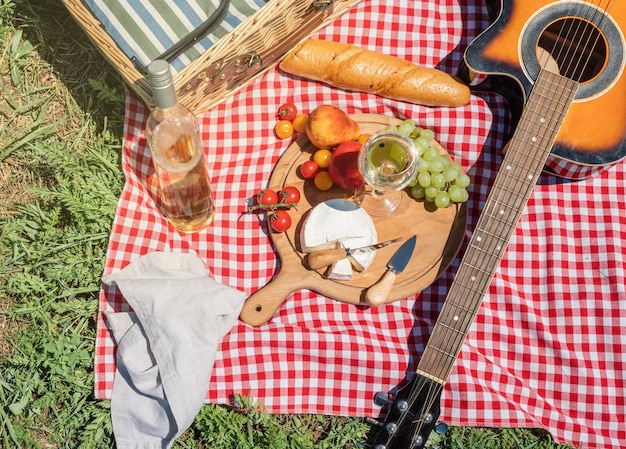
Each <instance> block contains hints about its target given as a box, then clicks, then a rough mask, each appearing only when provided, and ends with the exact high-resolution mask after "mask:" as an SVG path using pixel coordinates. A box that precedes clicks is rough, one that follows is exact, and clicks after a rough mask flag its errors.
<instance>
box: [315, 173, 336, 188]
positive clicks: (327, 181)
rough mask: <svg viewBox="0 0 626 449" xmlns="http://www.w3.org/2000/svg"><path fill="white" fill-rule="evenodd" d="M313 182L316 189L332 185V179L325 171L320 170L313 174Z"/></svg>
mask: <svg viewBox="0 0 626 449" xmlns="http://www.w3.org/2000/svg"><path fill="white" fill-rule="evenodd" d="M313 183H315V187H317V189H318V190H329V189H330V188H331V187H332V186H333V180H332V179H331V177H330V175H329V174H328V172H327V171H321V172H319V173H318V174H317V175H315V179H313Z"/></svg>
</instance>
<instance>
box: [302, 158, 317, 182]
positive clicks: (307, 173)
mask: <svg viewBox="0 0 626 449" xmlns="http://www.w3.org/2000/svg"><path fill="white" fill-rule="evenodd" d="M319 168H320V167H319V166H318V165H317V163H316V162H315V161H306V162H303V163H302V165H301V166H300V174H301V175H302V177H303V178H304V179H313V178H314V177H315V175H317V172H318V171H319Z"/></svg>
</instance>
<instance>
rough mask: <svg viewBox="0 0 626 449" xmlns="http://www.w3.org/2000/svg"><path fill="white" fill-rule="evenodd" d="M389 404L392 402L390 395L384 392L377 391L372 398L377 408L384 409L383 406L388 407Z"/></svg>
mask: <svg viewBox="0 0 626 449" xmlns="http://www.w3.org/2000/svg"><path fill="white" fill-rule="evenodd" d="M391 402H393V400H392V399H391V395H390V394H389V393H386V392H384V391H379V392H378V393H376V395H375V396H374V404H376V405H377V406H379V407H384V406H385V405H389V404H391Z"/></svg>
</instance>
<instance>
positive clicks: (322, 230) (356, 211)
mask: <svg viewBox="0 0 626 449" xmlns="http://www.w3.org/2000/svg"><path fill="white" fill-rule="evenodd" d="M377 238H378V236H377V233H376V227H375V226H374V222H373V221H372V218H371V217H370V216H369V215H368V214H367V212H365V210H363V209H362V208H361V207H359V206H358V205H356V204H354V203H353V202H352V201H348V200H344V199H333V200H328V201H325V202H323V203H320V204H318V205H317V206H315V207H314V208H313V209H311V210H310V211H309V213H308V215H306V217H305V221H304V223H303V226H302V228H301V231H300V243H301V245H302V249H303V251H304V252H311V250H314V249H319V247H320V246H321V245H322V246H323V245H325V244H329V245H328V246H329V247H333V245H332V243H333V242H338V243H339V244H340V245H341V246H342V247H344V248H359V247H361V246H367V245H373V244H375V243H376V242H377ZM375 256H376V251H370V252H366V253H360V254H356V255H355V256H354V258H355V259H356V260H357V262H358V263H359V264H361V266H362V267H363V270H365V269H367V267H369V266H370V265H371V263H372V261H373V260H374V257H375ZM352 275H353V267H352V263H351V262H350V260H349V259H347V258H346V259H342V260H339V261H337V262H336V263H335V264H334V265H333V266H331V267H330V269H329V271H328V272H327V277H328V278H329V279H335V280H350V279H352Z"/></svg>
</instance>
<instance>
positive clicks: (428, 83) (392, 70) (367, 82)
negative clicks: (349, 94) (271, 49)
mask: <svg viewBox="0 0 626 449" xmlns="http://www.w3.org/2000/svg"><path fill="white" fill-rule="evenodd" d="M280 69H281V70H283V71H285V72H287V73H290V74H292V75H296V76H300V77H303V78H307V79H312V80H315V81H321V82H323V83H326V84H329V85H331V86H334V87H339V88H342V89H346V90H355V91H359V92H367V93H372V94H376V95H380V96H382V97H386V98H390V99H394V100H400V101H406V102H408V103H413V104H420V105H425V106H450V107H453V106H463V105H466V104H467V103H468V102H469V100H470V95H471V94H470V90H469V87H468V86H466V85H465V84H463V83H461V82H459V81H457V80H456V79H455V78H453V77H452V76H450V75H449V74H447V73H445V72H443V71H441V70H438V69H433V68H428V67H421V66H418V65H415V64H413V63H412V62H409V61H406V60H403V59H400V58H396V57H394V56H388V55H384V54H382V53H378V52H375V51H372V50H366V49H363V48H361V47H357V46H355V45H351V44H344V43H340V42H333V41H325V40H317V39H309V40H306V41H304V42H302V43H301V44H299V45H298V46H296V47H295V48H294V49H293V50H292V51H291V52H289V53H288V54H287V55H286V56H285V57H284V58H283V60H282V61H281V63H280Z"/></svg>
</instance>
